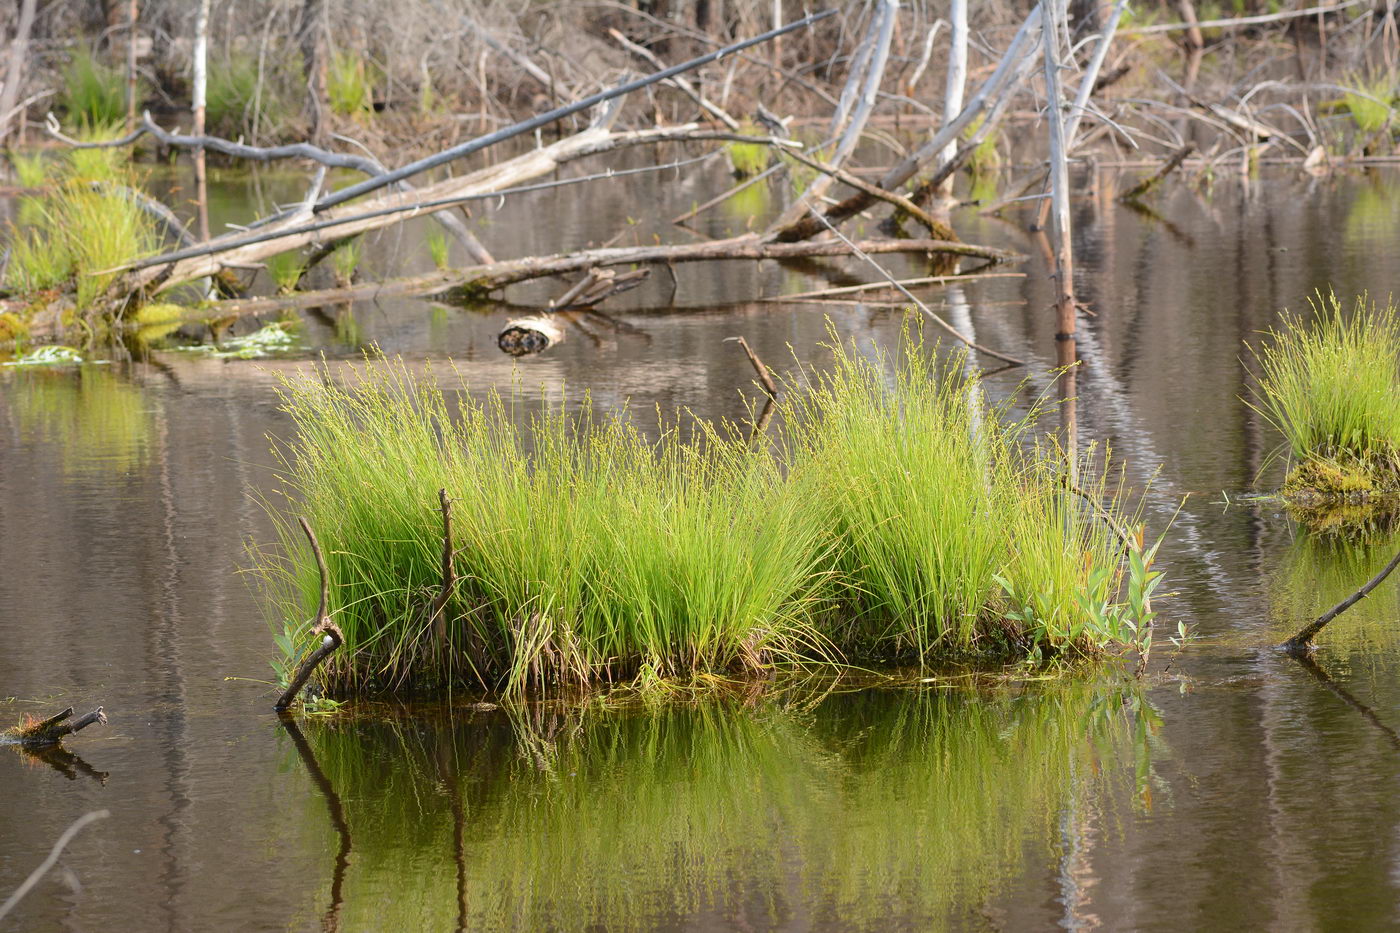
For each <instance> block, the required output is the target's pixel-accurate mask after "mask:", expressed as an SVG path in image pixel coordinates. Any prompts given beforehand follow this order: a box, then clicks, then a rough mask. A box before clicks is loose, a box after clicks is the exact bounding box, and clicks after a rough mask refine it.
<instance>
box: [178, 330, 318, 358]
mask: <svg viewBox="0 0 1400 933" xmlns="http://www.w3.org/2000/svg"><path fill="white" fill-rule="evenodd" d="M170 349H171V350H177V351H179V352H181V353H193V354H200V355H204V356H210V357H213V358H214V359H218V360H258V359H263V358H265V357H269V356H278V355H282V354H288V353H296V352H299V351H301V350H304V349H305V347H304V346H303V345H302V344H300V343H298V342H297V339H296V336H295V335H294V334H292V333H291V331H290V330H289V329H288V327H287V326H286V325H284V324H268V325H266V326H265V327H260V328H258V329H257V330H255V331H253V332H252V333H251V334H244V335H243V336H241V337H226V338H225V339H224V340H222V341H220V342H219V343H217V344H195V345H191V346H175V347H170Z"/></svg>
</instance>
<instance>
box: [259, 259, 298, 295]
mask: <svg viewBox="0 0 1400 933" xmlns="http://www.w3.org/2000/svg"><path fill="white" fill-rule="evenodd" d="M306 265H307V263H306V256H305V255H304V254H303V253H302V252H301V250H296V249H294V250H288V251H287V252H285V253H278V254H277V255H275V256H269V257H268V258H267V262H266V266H267V274H268V276H269V277H270V278H271V279H272V284H274V285H276V286H277V291H278V292H280V293H282V294H284V295H285V294H289V293H291V292H294V291H296V289H297V285H298V284H299V283H300V282H301V277H302V276H303V275H305V274H306Z"/></svg>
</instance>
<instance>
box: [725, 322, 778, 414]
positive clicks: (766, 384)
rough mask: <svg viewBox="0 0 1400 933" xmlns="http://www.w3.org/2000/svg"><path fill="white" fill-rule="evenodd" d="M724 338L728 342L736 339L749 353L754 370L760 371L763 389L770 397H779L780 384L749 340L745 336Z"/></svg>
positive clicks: (759, 376) (745, 351) (746, 352)
mask: <svg viewBox="0 0 1400 933" xmlns="http://www.w3.org/2000/svg"><path fill="white" fill-rule="evenodd" d="M724 339H725V342H726V343H727V342H729V341H731V340H733V341H736V342H737V343H738V344H739V346H740V347H742V348H743V351H744V353H745V354H747V355H748V358H749V365H750V366H752V367H753V371H754V372H756V373H758V379H759V381H760V382H762V383H763V391H765V392H767V393H768V397H769V398H770V399H776V398H777V397H778V384H777V383H775V382H774V381H773V376H772V374H771V373H769V372H768V367H767V366H765V365H764V363H763V360H761V359H759V358H758V354H757V353H755V352H754V350H753V347H751V346H749V342H748V341H747V340H745V339H744V338H743V337H725V338H724Z"/></svg>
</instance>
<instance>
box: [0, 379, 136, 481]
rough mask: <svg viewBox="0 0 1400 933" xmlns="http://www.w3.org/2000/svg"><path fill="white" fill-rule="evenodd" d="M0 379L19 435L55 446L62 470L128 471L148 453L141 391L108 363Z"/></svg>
mask: <svg viewBox="0 0 1400 933" xmlns="http://www.w3.org/2000/svg"><path fill="white" fill-rule="evenodd" d="M0 385H2V386H3V387H4V392H3V393H0V398H3V399H4V407H5V408H6V409H8V413H9V415H10V417H11V418H13V419H14V422H15V425H16V427H17V428H18V429H19V435H20V436H21V437H23V438H26V439H27V440H28V441H29V442H31V443H32V442H35V441H38V442H41V443H44V444H50V445H53V446H55V447H57V449H58V453H59V456H58V457H57V458H56V459H57V461H58V464H59V466H60V468H61V469H62V470H63V472H64V473H65V474H67V475H75V474H100V473H129V472H131V471H133V470H136V469H138V468H139V467H141V466H143V465H144V464H145V462H146V460H147V458H148V457H149V456H150V452H151V439H152V431H153V421H152V417H151V412H150V411H149V410H148V409H147V406H146V400H145V398H144V396H143V393H142V391H141V390H140V389H139V388H137V387H136V386H133V385H132V384H131V383H129V382H127V381H126V380H124V379H122V378H121V377H120V376H119V375H117V374H115V373H114V372H113V371H112V367H110V366H106V365H98V364H84V365H81V366H75V367H63V368H60V369H43V370H40V369H26V370H20V371H14V372H10V373H7V374H5V375H4V376H0Z"/></svg>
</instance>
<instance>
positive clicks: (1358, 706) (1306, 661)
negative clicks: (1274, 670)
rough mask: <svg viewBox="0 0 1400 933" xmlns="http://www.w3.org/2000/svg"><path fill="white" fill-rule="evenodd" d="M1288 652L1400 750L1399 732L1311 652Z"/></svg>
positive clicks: (1314, 677) (1319, 681)
mask: <svg viewBox="0 0 1400 933" xmlns="http://www.w3.org/2000/svg"><path fill="white" fill-rule="evenodd" d="M1290 653H1291V654H1293V658H1294V659H1295V660H1296V661H1297V662H1298V663H1299V664H1300V665H1302V667H1303V670H1305V671H1307V672H1308V673H1309V674H1311V675H1312V676H1313V679H1314V680H1316V681H1317V682H1318V683H1320V684H1322V686H1324V687H1326V688H1327V689H1328V690H1331V691H1332V692H1333V693H1334V694H1336V695H1337V697H1338V698H1339V699H1340V700H1341V701H1342V702H1343V703H1345V704H1346V705H1347V706H1350V707H1351V708H1352V709H1354V710H1356V711H1357V712H1358V713H1360V714H1361V717H1362V718H1363V719H1365V720H1366V721H1367V722H1369V723H1370V724H1371V725H1373V726H1375V727H1376V729H1377V730H1379V731H1380V732H1381V733H1382V734H1383V735H1384V736H1385V737H1386V739H1387V740H1388V741H1389V742H1390V744H1391V747H1393V748H1394V749H1395V750H1396V751H1400V733H1397V732H1396V731H1395V730H1394V729H1392V728H1391V727H1390V726H1387V725H1386V724H1385V723H1384V722H1382V721H1381V718H1380V717H1379V716H1377V715H1376V711H1375V710H1373V709H1371V707H1369V706H1367V705H1366V704H1365V703H1362V702H1361V701H1360V700H1358V699H1357V698H1356V697H1355V696H1353V695H1352V693H1351V691H1350V690H1348V689H1347V688H1346V687H1343V686H1342V685H1341V684H1339V683H1337V682H1336V681H1335V680H1333V679H1332V677H1331V675H1329V674H1328V673H1327V672H1326V671H1324V670H1323V669H1322V667H1321V666H1320V665H1319V664H1318V663H1317V661H1315V660H1313V656H1312V655H1311V654H1309V653H1307V652H1301V651H1300V652H1297V653H1293V652H1290Z"/></svg>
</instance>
